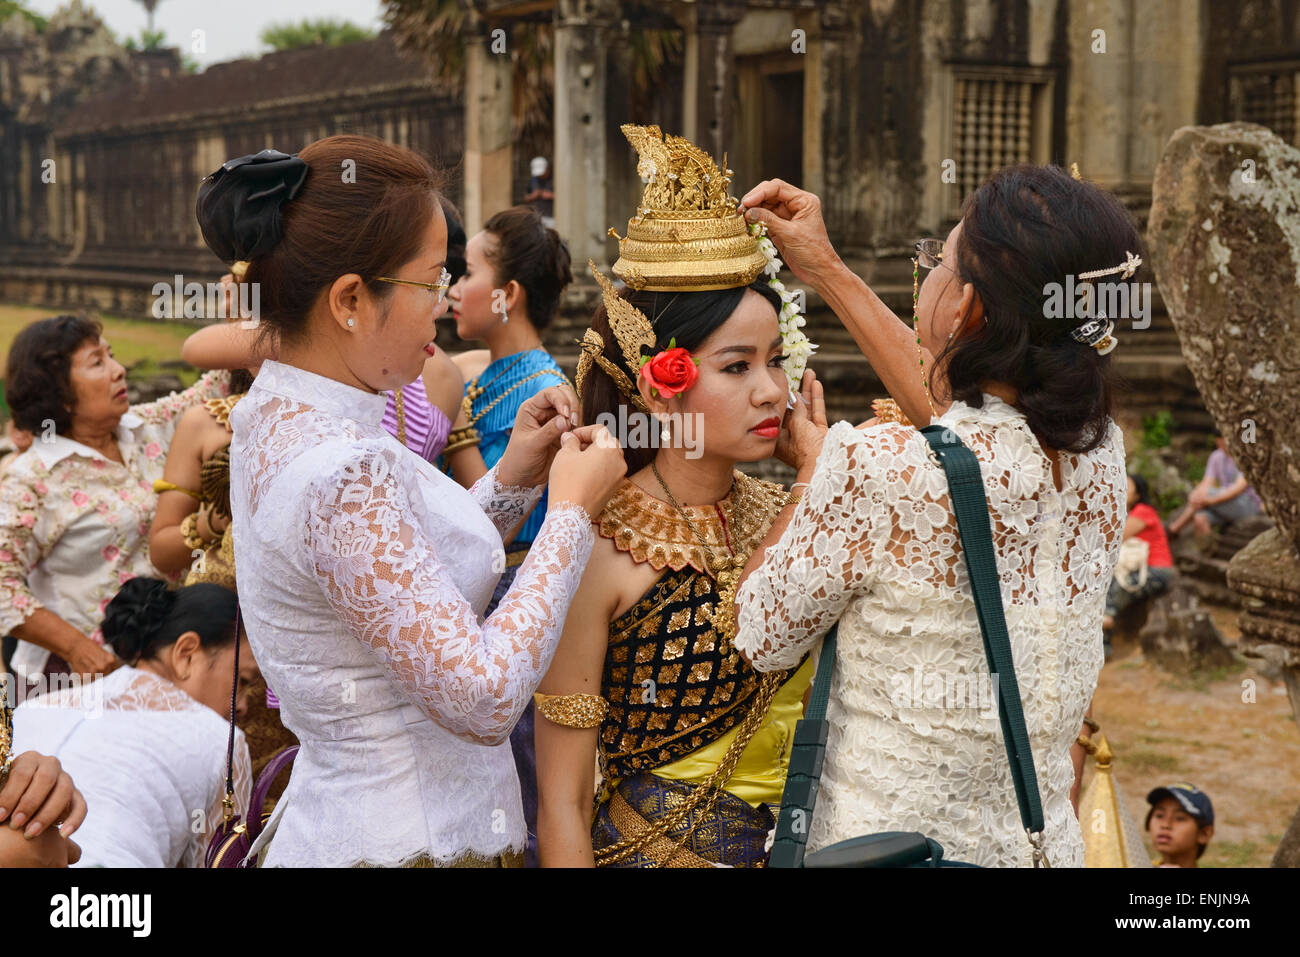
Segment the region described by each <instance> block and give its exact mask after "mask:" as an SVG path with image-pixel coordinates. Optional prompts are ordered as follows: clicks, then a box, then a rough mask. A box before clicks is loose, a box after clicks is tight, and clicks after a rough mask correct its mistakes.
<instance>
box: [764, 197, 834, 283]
mask: <svg viewBox="0 0 1300 957" xmlns="http://www.w3.org/2000/svg"><path fill="white" fill-rule="evenodd" d="M740 205H741V206H742V207H744V209H745V218H746V219H747V220H748V221H749V222H751V223H765V224H767V234H768V236H769V238H771V240H772V242H774V243H776V247H777V250H778V251H779V252H780V253H781V258H782V259H784V260H785V263H786V265H787V266H789V267H790V269H791V271H792V272H793V273H794V274H795V276H796V277H798V279H799V281H800V282H804V283H807V284H808V285H810V286H812V287H814V288H817V284H818V278H819V277H821V276H824V275H826V274H828V273H829V272H830V271H831V270H833V269H834V268H835V267H837V266H839V265H841V263H840V257H839V255H838V254H837V253H836V252H835V248H834V247H833V246H832V245H831V241H830V237H829V236H827V235H826V223H825V221H824V220H823V219H822V201H821V200H820V199H818V198H817V196H816V195H815V194H813V193H810V192H808V191H807V190H802V189H799V188H798V187H797V186H791V185H790V184H789V183H787V182H785V181H784V180H780V179H769V180H764V181H763V182H761V183H759V184H758V185H757V186H755V187H754V188H753V189H751V190H750V191H749V192H748V193H746V194H745V198H744V199H742V200H741V201H740Z"/></svg>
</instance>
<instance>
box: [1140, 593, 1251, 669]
mask: <svg viewBox="0 0 1300 957" xmlns="http://www.w3.org/2000/svg"><path fill="white" fill-rule="evenodd" d="M1139 640H1140V641H1141V644H1142V654H1143V656H1144V657H1145V658H1146V659H1147V660H1148V661H1150V662H1151V663H1152V664H1154V665H1155V666H1156V667H1158V668H1162V669H1163V670H1165V671H1169V672H1173V673H1174V674H1183V675H1193V674H1198V673H1202V672H1206V671H1210V670H1212V669H1214V668H1227V667H1230V666H1231V665H1232V664H1233V663H1234V662H1235V661H1236V657H1235V656H1234V655H1233V653H1232V649H1231V648H1229V647H1228V645H1227V644H1226V643H1225V642H1224V640H1223V635H1221V634H1220V633H1219V629H1218V628H1217V627H1216V626H1215V624H1214V621H1213V619H1211V618H1210V615H1209V613H1208V612H1206V611H1205V610H1203V609H1202V608H1201V607H1200V605H1199V603H1198V602H1197V599H1196V596H1195V595H1194V594H1193V593H1192V592H1191V591H1189V590H1188V589H1187V588H1185V587H1184V586H1183V585H1182V584H1181V583H1179V582H1175V583H1174V584H1173V585H1172V586H1171V587H1170V589H1169V591H1167V592H1165V593H1164V594H1163V595H1158V596H1157V597H1156V598H1155V599H1154V600H1153V601H1152V604H1151V611H1150V613H1149V614H1148V615H1147V621H1146V624H1145V625H1144V626H1143V628H1142V631H1141V633H1140V635H1139Z"/></svg>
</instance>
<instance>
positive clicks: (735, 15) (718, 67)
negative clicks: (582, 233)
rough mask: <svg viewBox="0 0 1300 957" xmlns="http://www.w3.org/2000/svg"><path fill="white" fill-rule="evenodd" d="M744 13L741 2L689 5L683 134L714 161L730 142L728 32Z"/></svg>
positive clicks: (732, 77) (731, 69)
mask: <svg viewBox="0 0 1300 957" xmlns="http://www.w3.org/2000/svg"><path fill="white" fill-rule="evenodd" d="M744 14H745V6H744V4H743V3H736V2H732V0H717V2H713V3H707V4H705V3H697V4H693V10H692V11H691V15H689V16H688V17H687V18H686V64H685V67H686V68H685V76H684V79H683V87H684V89H683V96H684V98H685V100H684V103H683V107H684V109H683V112H682V126H683V132H682V135H683V136H685V137H686V138H687V139H688V140H690V141H691V142H693V143H695V144H696V145H697V146H699V147H700V148H701V149H702V150H704V151H705V152H706V153H708V154H709V155H711V156H714V157H716V158H717V160H718V161H719V162H721V161H722V153H723V151H724V150H725V149H727V147H728V145H729V144H730V143H731V142H732V137H731V125H732V111H733V103H732V87H733V84H734V83H735V75H736V74H735V54H734V52H733V50H732V43H731V31H732V29H733V28H734V27H735V26H736V24H737V23H738V22H740V18H741V17H742V16H744Z"/></svg>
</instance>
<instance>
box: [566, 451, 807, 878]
mask: <svg viewBox="0 0 1300 957" xmlns="http://www.w3.org/2000/svg"><path fill="white" fill-rule="evenodd" d="M785 500H786V492H785V490H784V489H783V488H781V487H780V486H779V485H775V484H773V483H770V482H762V481H760V480H758V479H754V478H750V477H749V476H747V475H744V474H743V473H741V472H736V473H735V480H734V484H733V486H732V491H731V493H730V494H729V495H728V496H727V498H725V499H723V501H722V502H719V503H718V504H717V505H715V506H688V507H687V509H686V511H687V512H688V514H689V515H690V517H691V520H692V522H693V523H694V525H695V527H696V529H698V530H699V532H700V534H701V535H702V537H703V538H704V539H705V543H706V544H707V545H708V546H709V548H708V549H707V550H706V549H705V548H704V547H703V545H701V543H700V541H699V540H698V539H697V538H696V535H695V533H694V532H693V531H692V530H691V529H690V528H689V526H688V525H687V523H686V522H685V521H684V520H683V518H682V516H681V514H680V513H679V512H678V511H677V509H676V508H674V507H673V506H672V505H670V504H668V503H666V502H662V501H660V500H658V499H656V498H654V497H652V496H650V495H648V494H647V493H645V492H644V491H642V490H641V489H640V488H639V487H637V486H636V485H635V484H633V483H632V482H630V481H627V482H624V483H623V485H622V486H620V488H619V489H618V491H617V492H615V494H614V496H613V498H612V499H611V500H610V502H609V504H608V505H607V506H606V508H605V511H604V512H603V513H602V515H601V519H600V534H601V535H602V536H604V537H606V538H609V539H611V540H612V541H613V542H614V544H615V546H616V547H618V548H619V549H620V550H621V551H626V552H628V554H629V555H630V556H631V557H632V559H633V560H634V561H636V562H638V563H642V562H645V563H649V564H650V565H651V567H653V568H656V569H662V570H663V571H664V574H663V575H662V576H661V577H660V578H659V579H658V581H656V582H655V584H654V585H653V586H652V587H651V588H650V589H649V591H647V592H646V594H645V596H644V597H643V598H642V599H641V600H640V601H638V602H637V603H636V605H634V606H633V607H632V608H631V609H629V610H628V611H627V612H625V613H623V614H622V615H620V616H619V617H618V618H617V619H615V620H614V621H613V622H611V623H610V631H609V645H608V648H607V651H606V655H605V664H604V671H603V675H602V678H601V695H602V696H603V697H604V698H605V699H606V701H607V702H608V710H607V712H606V713H605V716H604V719H603V720H602V722H601V724H600V728H599V733H598V753H599V760H600V767H601V771H602V774H603V776H604V785H605V786H604V788H603V790H602V794H601V795H600V798H599V800H598V803H597V808H596V817H595V822H594V824H593V828H592V840H593V846H594V848H595V851H596V861H597V864H601V865H605V866H623V867H627V866H633V867H645V866H678V867H682V866H684V867H690V866H709V865H713V864H726V865H731V866H737V867H757V866H762V865H763V863H764V862H765V861H766V858H767V852H766V850H765V849H764V845H765V842H766V839H767V835H768V831H770V830H771V828H772V827H774V826H775V821H774V820H773V817H772V813H771V811H769V810H768V808H767V806H766V805H767V804H769V803H776V802H777V801H779V799H780V790H781V785H782V783H783V781H784V775H785V762H786V760H787V759H788V751H789V743H790V736H791V735H792V733H793V723H794V721H795V720H797V718H798V717H799V714H800V713H801V712H802V697H803V693H804V690H805V689H806V687H807V684H808V680H809V677H810V671H811V669H810V667H805V668H802V669H800V671H799V676H800V680H798V681H791V680H790V679H791V677H792V675H793V674H794V673H793V672H783V673H779V674H775V675H766V676H765V675H759V674H758V673H757V672H755V671H754V669H753V668H751V667H750V666H749V664H748V663H747V662H746V661H745V660H744V659H743V658H741V656H740V654H739V653H738V652H737V651H736V649H735V648H734V647H733V646H732V644H731V641H730V639H729V637H728V636H727V635H726V633H725V632H719V631H718V630H716V629H715V628H714V625H713V622H712V620H711V618H712V614H713V612H714V610H715V608H716V606H717V604H718V587H717V582H716V579H715V572H714V569H713V567H712V566H713V562H714V561H715V559H716V558H717V557H719V556H726V555H731V554H734V555H748V554H749V553H750V552H752V551H753V549H754V547H756V545H757V544H758V542H759V541H761V540H762V538H763V536H764V535H765V534H766V533H767V530H768V528H770V527H771V524H772V522H773V520H774V519H775V518H776V514H777V512H778V511H780V509H781V506H782V505H783V504H784V502H785ZM738 526H739V527H738ZM729 752H730V754H729ZM728 756H729V757H730V758H731V760H730V761H729V762H728V761H726V758H727V757H728ZM724 763H729V764H730V765H731V770H730V772H729V773H728V772H726V769H725V768H723V769H722V772H721V773H725V778H723V779H720V780H719V777H720V770H719V769H720V767H721V766H722V765H723V764H724ZM709 784H715V785H716V788H715V787H709V786H708V785H709ZM697 792H699V793H697ZM692 798H694V804H695V805H697V806H695V807H690V808H687V805H689V804H691V803H692ZM665 817H669V818H672V817H679V818H681V820H676V821H673V822H672V823H671V825H670V826H668V827H667V828H666V829H664V828H661V830H663V833H662V834H650V836H649V840H644V836H645V832H646V831H647V825H649V824H653V823H654V822H660V824H661V825H662V823H663V821H664V818H665ZM637 835H641V836H642V837H643V840H642V841H640V842H637V841H635V840H632V841H629V838H634V837H636V836H637ZM630 845H639V846H630Z"/></svg>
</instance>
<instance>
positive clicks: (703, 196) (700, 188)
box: [574, 123, 816, 412]
mask: <svg viewBox="0 0 1300 957" xmlns="http://www.w3.org/2000/svg"><path fill="white" fill-rule="evenodd" d="M621 129H622V130H623V135H624V136H626V137H627V139H628V142H629V143H631V144H632V146H633V147H634V148H635V149H636V151H637V155H638V157H639V159H638V161H637V173H638V174H640V176H641V181H642V182H644V183H645V184H646V185H645V189H644V190H643V192H642V195H641V203H640V204H639V205H638V206H637V211H636V215H635V216H633V217H632V218H631V219H630V220H628V224H627V236H626V237H622V236H619V235H618V233H617V232H616V231H615V230H614V229H613V227H611V228H610V230H609V234H610V235H611V236H613V237H614V238H615V239H617V240H618V252H619V256H618V260H617V261H616V262H615V263H614V269H613V271H614V275H615V276H617V277H618V278H619V279H621V280H623V282H625V283H626V284H627V285H628V286H630V287H631V288H633V289H635V290H637V291H643V290H644V291H650V292H705V291H709V290H715V289H735V288H737V287H740V286H748V285H749V284H750V283H751V282H753V281H754V280H755V279H757V278H758V277H759V276H760V275H763V274H764V273H766V274H767V276H768V284H769V285H770V286H772V288H773V289H774V290H775V291H776V292H777V294H778V295H780V297H781V303H782V306H781V310H780V313H779V317H778V318H779V323H780V328H781V335H782V338H783V340H784V342H785V347H786V352H787V354H788V355H789V357H790V358H789V360H787V365H786V375H787V378H788V379H789V380H790V383H791V389H792V390H795V389H797V388H798V385H799V381H800V380H801V379H802V377H803V370H804V368H805V366H806V365H807V360H808V357H809V356H811V354H812V351H813V349H814V348H816V347H815V346H813V345H812V343H811V342H809V340H808V337H807V336H805V335H804V334H803V332H802V331H801V327H802V326H803V325H804V321H805V320H804V317H803V316H802V315H801V310H800V308H799V305H798V303H797V301H796V298H797V297H796V296H795V294H793V293H791V292H789V291H787V290H786V289H785V287H784V286H783V285H782V284H781V282H780V280H778V279H777V278H776V275H777V273H778V272H779V271H780V269H781V260H780V259H778V258H777V254H776V247H775V246H774V245H773V244H772V242H771V240H769V239H768V238H767V236H766V230H765V229H764V228H763V226H762V225H761V224H749V223H747V222H746V221H745V216H744V213H743V212H742V211H741V209H740V203H739V201H738V200H737V199H736V198H735V197H734V196H731V195H729V193H728V188H729V187H730V185H731V177H732V171H731V170H729V169H727V168H726V157H725V156H724V157H723V163H722V166H721V167H719V166H718V164H717V163H715V162H714V161H713V159H712V158H711V157H710V156H709V155H708V154H707V153H705V152H704V151H703V150H702V149H700V148H699V147H698V146H696V145H695V144H694V143H692V142H690V141H689V140H686V139H684V138H682V137H680V136H665V135H664V133H663V132H662V131H661V130H660V129H659V127H657V126H636V125H634V124H630V123H628V124H624V125H623V126H622V127H621ZM588 265H589V266H590V267H591V272H592V275H594V276H595V277H596V282H598V283H599V284H600V288H601V292H602V294H603V298H604V301H605V310H606V312H607V313H608V315H609V321H610V329H611V331H612V332H613V334H614V338H615V340H616V341H617V344H618V347H619V350H620V351H621V352H622V354H623V359H624V361H625V363H626V365H627V368H628V369H630V370H632V373H633V375H635V374H636V371H637V370H639V369H640V367H641V360H642V358H643V357H644V356H645V354H646V353H647V352H649V353H651V354H653V353H654V352H655V344H656V342H657V341H658V339H657V336H656V335H655V330H654V325H653V324H652V323H651V322H650V320H649V319H647V318H646V316H645V314H644V313H643V312H641V310H639V309H637V308H636V307H635V306H633V305H632V304H631V303H629V302H628V301H627V300H626V299H623V298H621V297H620V296H619V295H618V291H617V290H616V289H615V288H614V285H613V283H611V282H610V281H609V279H607V278H606V277H605V276H603V275H602V274H601V273H600V271H599V270H598V269H597V268H596V264H595V263H594V262H591V261H588ZM580 346H581V349H582V352H581V355H579V357H578V370H577V375H576V376H575V377H574V381H575V382H576V384H577V391H578V394H579V396H581V395H582V387H583V384H584V382H585V380H586V378H587V375H588V374H589V373H590V372H591V367H592V366H593V365H598V366H600V368H601V369H602V370H604V371H605V373H606V374H608V375H609V377H610V378H611V379H613V380H614V383H615V385H617V386H618V389H619V391H620V392H622V393H623V395H624V396H625V397H626V398H627V399H628V400H629V401H631V403H632V405H633V406H635V407H636V408H637V409H638V410H639V411H641V412H649V411H650V410H649V408H648V407H647V406H646V404H645V402H644V401H643V400H642V399H641V396H640V394H639V393H638V391H637V388H636V383H635V382H634V381H633V375H629V374H628V373H627V372H626V371H624V370H623V369H620V368H619V367H618V365H617V363H615V362H613V361H611V359H610V358H609V357H608V356H607V355H605V343H604V340H603V338H602V337H601V335H600V333H598V332H596V331H595V330H594V329H588V330H587V331H586V333H585V334H584V335H583V337H582V340H581V342H580Z"/></svg>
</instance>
